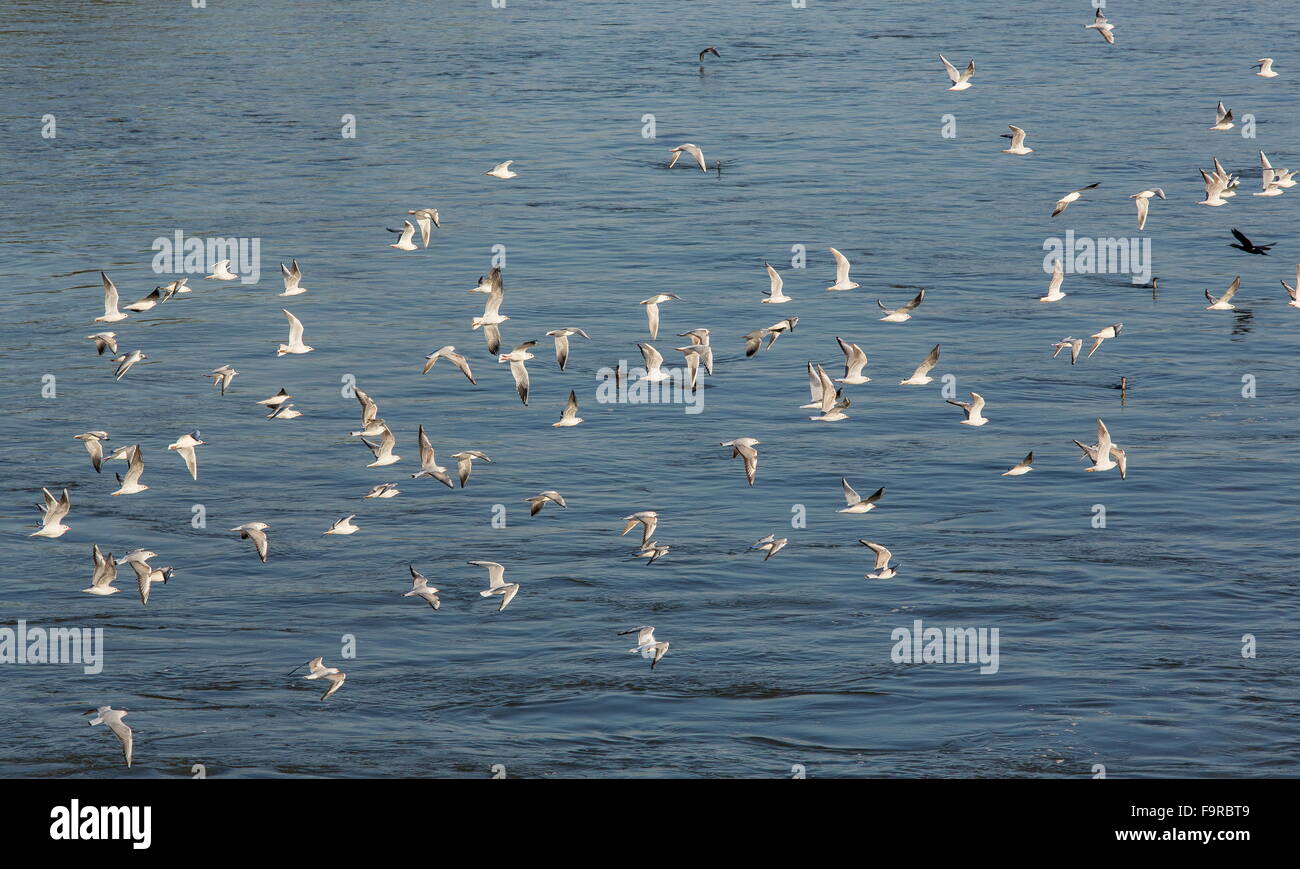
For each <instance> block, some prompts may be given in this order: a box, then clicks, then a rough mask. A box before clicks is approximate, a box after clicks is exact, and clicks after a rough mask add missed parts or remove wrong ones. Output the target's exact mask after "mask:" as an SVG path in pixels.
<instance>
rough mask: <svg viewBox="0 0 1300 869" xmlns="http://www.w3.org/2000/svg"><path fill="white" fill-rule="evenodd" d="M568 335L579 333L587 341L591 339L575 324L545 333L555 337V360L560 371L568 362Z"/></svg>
mask: <svg viewBox="0 0 1300 869" xmlns="http://www.w3.org/2000/svg"><path fill="white" fill-rule="evenodd" d="M570 335H581V336H582V337H583V338H586V339H587V340H588V341H590V340H591V336H590V335H588V334H587V333H586V332H584V331H582V330H581V329H579V328H577V327H576V326H569V327H568V328H565V329H552V330H551V331H549V332H547V333H546V337H547V338H554V339H555V362H556V364H557V365H559V366H560V370H561V371H563V370H564V366H565V365H567V364H568V362H569V336H570Z"/></svg>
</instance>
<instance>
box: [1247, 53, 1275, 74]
mask: <svg viewBox="0 0 1300 869" xmlns="http://www.w3.org/2000/svg"><path fill="white" fill-rule="evenodd" d="M1255 66H1257V67H1259V72H1257V73H1255V75H1257V76H1260V77H1261V78H1277V73H1276V72H1274V71H1273V58H1271V57H1261V58H1260V59H1259V60H1257V61H1255ZM1251 68H1252V69H1253V68H1254V67H1251Z"/></svg>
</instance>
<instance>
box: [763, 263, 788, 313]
mask: <svg viewBox="0 0 1300 869" xmlns="http://www.w3.org/2000/svg"><path fill="white" fill-rule="evenodd" d="M763 268H765V269H767V278H768V288H767V298H766V299H763V300H762V303H763V304H764V305H783V304H785V303H786V302H789V301H791V298H790V297H789V296H787V295H786V294H785V291H784V289H783V287H785V281H783V280H781V275H780V273H779V272H777V270H776V269H774V268H772V267H771V266H770V265H768V264H767V263H763Z"/></svg>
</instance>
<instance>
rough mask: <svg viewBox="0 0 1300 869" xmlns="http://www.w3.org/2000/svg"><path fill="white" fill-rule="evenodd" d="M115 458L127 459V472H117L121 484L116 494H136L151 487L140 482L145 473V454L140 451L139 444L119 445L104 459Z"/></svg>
mask: <svg viewBox="0 0 1300 869" xmlns="http://www.w3.org/2000/svg"><path fill="white" fill-rule="evenodd" d="M113 459H124V460H125V461H126V474H125V476H124V475H122V474H115V475H114V476H116V477H117V481H118V483H120V484H121V486H120V487H119V488H118V490H117V491H116V492H114V493H113V494H114V495H134V494H136V493H137V492H143V491H144V490H146V489H148V488H149V487H148V486H146V485H144V484H143V483H141V482H140V477H141V475H143V474H144V454H143V453H141V452H140V445H139V444H132V445H130V446H126V447H118V448H117V449H116V450H114V451H113V454H112V455H111V456H109V457H108V458H106V459H104V461H106V462H108V461H112V460H113Z"/></svg>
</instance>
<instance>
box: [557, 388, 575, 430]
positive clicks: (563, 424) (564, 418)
mask: <svg viewBox="0 0 1300 869" xmlns="http://www.w3.org/2000/svg"><path fill="white" fill-rule="evenodd" d="M580 422H582V417H580V416H578V394H577V393H576V392H574V391H573V390H572V389H570V390H569V400H568V401H566V402H565V403H564V410H563V411H561V412H560V421H559V422H553V423H551V428H569V427H570V426H575V425H577V424H578V423H580Z"/></svg>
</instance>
